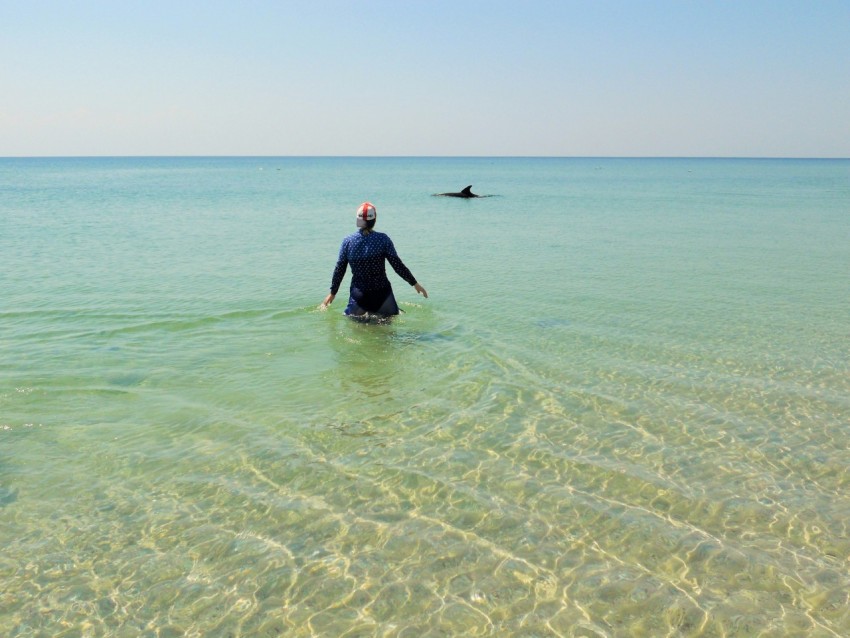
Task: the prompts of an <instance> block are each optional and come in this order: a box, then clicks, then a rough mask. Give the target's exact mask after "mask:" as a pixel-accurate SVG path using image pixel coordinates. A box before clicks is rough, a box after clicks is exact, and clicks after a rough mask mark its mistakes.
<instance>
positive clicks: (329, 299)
mask: <svg viewBox="0 0 850 638" xmlns="http://www.w3.org/2000/svg"><path fill="white" fill-rule="evenodd" d="M426 296H427V295H426ZM334 297H336V295H335V294H333V293H331V294H329V295H328V296H327V297H325V300H324V301H323V302H322V305H321V306H319V307H320V308H321V309H322V310H325V309H326V308H327V307H328V306H330V305H331V303H332V302H333V300H334Z"/></svg>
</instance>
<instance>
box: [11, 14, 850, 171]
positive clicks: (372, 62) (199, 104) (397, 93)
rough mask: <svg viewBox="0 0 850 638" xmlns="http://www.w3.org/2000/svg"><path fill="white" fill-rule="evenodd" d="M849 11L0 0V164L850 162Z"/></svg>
mask: <svg viewBox="0 0 850 638" xmlns="http://www.w3.org/2000/svg"><path fill="white" fill-rule="evenodd" d="M848 33H850V0H800V1H783V0H735V1H729V2H727V1H723V0H694V1H688V0H676V1H674V0H669V1H660V0H659V1H656V0H645V1H641V0H619V1H613V0H586V1H577V0H576V1H573V0H552V1H544V0H537V1H535V0H526V1H523V0H510V1H504V2H503V1H499V0H492V1H484V0H476V1H473V0H450V1H445V2H444V1H442V0H428V1H426V0H393V1H383V0H380V1H379V0H362V1H356V0H350V1H342V0H339V1H330V0H303V1H302V0H289V1H287V0H276V1H270V0H269V1H267V0H241V1H237V0H233V1H229V2H225V1H221V0H204V1H194V0H191V1H190V0H185V1H181V0H163V1H161V0H144V1H134V0H108V1H107V0H103V1H90V0H73V1H72V0H68V1H66V2H58V1H48V0H0V59H2V63H0V87H2V91H0V156H44V155H556V156H744V157H763V156H767V157H850V37H848V35H847V34H848Z"/></svg>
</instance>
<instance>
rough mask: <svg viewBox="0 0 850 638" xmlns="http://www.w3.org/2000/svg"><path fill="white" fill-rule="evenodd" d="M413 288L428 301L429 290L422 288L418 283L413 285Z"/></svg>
mask: <svg viewBox="0 0 850 638" xmlns="http://www.w3.org/2000/svg"><path fill="white" fill-rule="evenodd" d="M413 287H414V288H416V292H418V293H419V294H420V295H422V296H423V297H425V299H427V298H428V291H427V290H425V289H424V288H423V287H422V286H420V285H419V282H416V283H415V284H414V285H413Z"/></svg>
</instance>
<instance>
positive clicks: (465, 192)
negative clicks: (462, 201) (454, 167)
mask: <svg viewBox="0 0 850 638" xmlns="http://www.w3.org/2000/svg"><path fill="white" fill-rule="evenodd" d="M460 193H461V195H467V196H471V195H472V184H470V185H469V186H467V187H466V188H464V189H463V190H462V191H461V192H460Z"/></svg>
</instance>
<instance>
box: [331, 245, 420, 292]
mask: <svg viewBox="0 0 850 638" xmlns="http://www.w3.org/2000/svg"><path fill="white" fill-rule="evenodd" d="M385 260H386V261H388V262H390V266H392V267H393V270H395V271H396V273H397V274H398V276H399V277H401V278H402V279H404V280H405V281H406V282H407V283H409V284H410V285H411V286H415V285H416V277H414V276H413V274H412V273H411V272H410V270H408V268H407V266H405V265H404V263H403V262H402V261H401V259H400V258H399V256H398V254H397V253H396V251H395V246H393V242H392V240H391V239H390V238H389V236H388V235H385V234H384V233H378V232H375V231H372V232H370V233H367V234H365V235H364V234H363V233H361V232H359V231H358V232H356V233H353V234H351V235H349V236H348V237H346V238H345V239H343V240H342V245H341V246H340V248H339V258H338V259H337V262H336V268H334V272H333V278H332V279H331V293H333V294H336V293H337V291H338V290H339V286H340V284H342V279H343V277H345V269H346V267H347V266H349V265H350V266H351V288H352V291H353V290H354V289H355V288H356V289H359V290H361V291H363V292H364V293H378V292H380V291H383V290H387V291H388V292H392V287H391V286H390V280H389V279H387V271H386V267H385V265H384V261H385ZM370 296H371V295H370Z"/></svg>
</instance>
